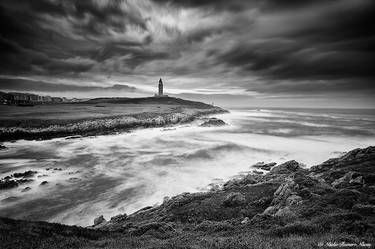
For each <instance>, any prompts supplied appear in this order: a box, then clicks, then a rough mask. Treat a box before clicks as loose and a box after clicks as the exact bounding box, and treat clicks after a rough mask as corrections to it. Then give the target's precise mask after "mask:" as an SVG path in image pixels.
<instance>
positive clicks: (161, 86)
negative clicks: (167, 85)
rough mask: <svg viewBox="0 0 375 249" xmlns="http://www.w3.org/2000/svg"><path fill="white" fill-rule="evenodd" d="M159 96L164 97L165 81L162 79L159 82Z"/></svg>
mask: <svg viewBox="0 0 375 249" xmlns="http://www.w3.org/2000/svg"><path fill="white" fill-rule="evenodd" d="M159 96H160V97H161V96H163V81H162V80H161V78H160V80H159Z"/></svg>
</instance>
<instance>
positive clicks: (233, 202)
mask: <svg viewBox="0 0 375 249" xmlns="http://www.w3.org/2000/svg"><path fill="white" fill-rule="evenodd" d="M245 203H246V198H245V196H244V195H243V194H241V193H239V192H234V193H230V194H228V195H227V196H226V197H225V200H224V201H223V205H224V206H226V207H236V206H241V205H243V204H245Z"/></svg>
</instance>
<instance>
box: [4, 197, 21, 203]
mask: <svg viewBox="0 0 375 249" xmlns="http://www.w3.org/2000/svg"><path fill="white" fill-rule="evenodd" d="M19 199H20V197H16V196H10V197H7V198H5V199H3V200H2V202H15V201H18V200H19Z"/></svg>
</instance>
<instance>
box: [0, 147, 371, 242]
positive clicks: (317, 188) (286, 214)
mask: <svg viewBox="0 0 375 249" xmlns="http://www.w3.org/2000/svg"><path fill="white" fill-rule="evenodd" d="M260 166H264V164H262V165H260ZM374 167H375V147H368V148H366V149H356V150H353V151H351V152H349V153H347V154H345V155H344V156H342V157H339V158H334V159H329V160H328V161H326V162H324V163H322V164H320V165H316V166H313V167H311V168H310V169H307V168H306V167H305V166H304V165H302V164H300V163H298V162H296V161H288V162H285V163H283V164H280V165H272V166H271V168H270V172H268V173H266V174H248V175H245V176H243V177H241V178H239V179H235V180H231V181H228V182H227V183H225V184H224V185H223V186H222V187H218V188H215V189H213V190H211V191H209V192H201V193H183V194H180V195H177V196H174V197H171V198H165V199H164V202H163V203H162V204H161V205H157V206H149V207H145V208H143V209H141V210H138V211H137V212H135V213H133V214H130V215H127V214H120V215H117V216H115V217H112V218H111V219H110V220H108V221H106V220H105V219H104V217H103V216H100V217H98V218H97V219H95V221H94V226H92V227H90V228H89V229H83V228H76V227H70V226H62V225H58V224H49V223H37V224H36V223H30V222H23V221H13V220H9V219H1V218H0V233H2V235H5V236H3V237H4V238H9V239H8V241H11V242H10V243H9V246H8V247H5V248H14V244H12V243H13V242H14V241H18V243H20V242H19V241H24V243H23V244H22V243H21V245H22V246H23V247H21V246H19V247H16V248H37V247H35V246H34V247H30V246H25V245H28V243H29V241H30V240H26V239H25V238H30V237H32V236H34V237H32V238H33V241H44V242H43V243H47V242H48V243H51V239H50V237H51V236H58V237H57V238H58V239H57V240H56V241H59V242H56V243H59V244H58V245H59V247H53V248H65V247H66V245H67V243H69V245H70V246H71V247H72V248H73V247H74V248H103V247H105V248H318V243H321V242H324V243H327V242H332V241H336V242H338V243H341V242H347V243H349V242H350V243H352V244H358V245H359V243H361V242H363V243H370V244H372V245H374V243H375V240H374V239H373V238H374V237H375V172H374V171H375V170H374ZM2 224H5V225H3V226H2ZM19 224H22V225H19ZM28 224H30V225H28ZM28 226H30V227H31V228H29V230H31V231H32V232H29V230H25V229H24V227H28ZM46 227H47V228H48V229H47V228H46ZM36 228H37V229H36ZM12 229H13V230H12ZM72 230H74V231H76V232H75V233H71V231H72ZM2 231H6V232H2ZM9 231H11V232H9ZM49 231H54V233H53V235H51V233H49ZM35 234H37V235H35ZM40 234H41V235H40ZM46 234H47V235H46ZM17 236H18V237H17ZM35 236H37V237H35ZM0 238H1V236H0ZM73 238H74V239H73ZM218 238H220V239H218ZM46 241H47V242H46ZM54 241H55V240H54ZM35 243H39V242H35ZM40 243H41V242H40ZM41 245H46V244H41ZM73 245H74V246H73ZM82 245H84V246H82ZM39 247H40V248H43V246H40V245H39ZM323 248H325V247H323ZM351 248H353V247H351ZM354 248H357V247H354Z"/></svg>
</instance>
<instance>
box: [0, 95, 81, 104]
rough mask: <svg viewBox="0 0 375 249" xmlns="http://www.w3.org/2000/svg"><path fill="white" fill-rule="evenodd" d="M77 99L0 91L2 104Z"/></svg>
mask: <svg viewBox="0 0 375 249" xmlns="http://www.w3.org/2000/svg"><path fill="white" fill-rule="evenodd" d="M78 101H80V100H79V99H67V98H65V97H63V98H60V97H51V96H41V95H37V94H32V93H19V92H7V93H6V92H0V104H2V105H34V104H44V103H63V102H78Z"/></svg>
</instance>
